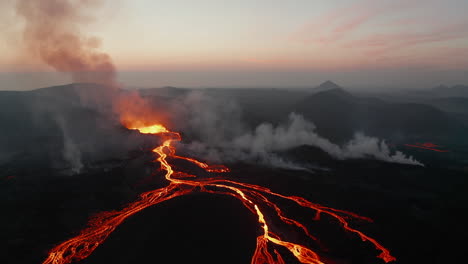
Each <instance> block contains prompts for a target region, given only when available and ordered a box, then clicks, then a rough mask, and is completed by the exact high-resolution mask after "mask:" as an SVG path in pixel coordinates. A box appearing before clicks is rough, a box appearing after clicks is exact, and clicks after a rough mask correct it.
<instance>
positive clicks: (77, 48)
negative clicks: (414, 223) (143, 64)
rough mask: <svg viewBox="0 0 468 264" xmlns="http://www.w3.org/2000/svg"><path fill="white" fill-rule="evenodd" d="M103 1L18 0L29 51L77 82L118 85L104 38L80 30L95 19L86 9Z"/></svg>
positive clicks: (18, 12) (17, 10)
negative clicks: (104, 48)
mask: <svg viewBox="0 0 468 264" xmlns="http://www.w3.org/2000/svg"><path fill="white" fill-rule="evenodd" d="M100 2H101V1H100V0H41V1H30V0H17V1H16V13H17V15H18V16H20V17H22V18H24V21H25V24H24V31H23V40H24V42H25V46H26V49H27V51H28V52H29V53H30V54H31V55H32V56H35V57H38V58H40V59H41V60H42V61H43V62H45V63H46V64H47V65H49V66H51V67H52V68H54V69H55V70H57V71H59V72H66V73H70V74H71V77H72V79H73V81H74V82H92V83H99V84H105V85H106V86H107V87H116V85H115V66H114V64H113V62H112V59H111V57H110V56H109V55H108V54H107V53H105V52H102V51H100V50H99V46H100V40H99V39H98V38H96V37H90V36H86V35H84V34H82V33H81V32H80V25H82V24H84V23H87V22H88V21H89V20H91V18H90V17H89V16H87V15H85V14H84V12H83V11H85V10H86V9H91V8H94V7H96V6H97V5H99V4H100Z"/></svg>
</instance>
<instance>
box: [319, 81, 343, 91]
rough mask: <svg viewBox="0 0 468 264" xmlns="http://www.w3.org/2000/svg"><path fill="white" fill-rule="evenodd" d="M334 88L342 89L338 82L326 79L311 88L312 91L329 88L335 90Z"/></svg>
mask: <svg viewBox="0 0 468 264" xmlns="http://www.w3.org/2000/svg"><path fill="white" fill-rule="evenodd" d="M336 89H343V88H341V87H340V86H339V85H338V84H336V83H334V82H332V81H326V82H324V83H322V84H320V85H319V86H317V87H315V88H314V89H312V91H313V92H316V93H317V92H323V91H329V90H336Z"/></svg>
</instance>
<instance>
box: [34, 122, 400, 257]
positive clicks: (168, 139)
mask: <svg viewBox="0 0 468 264" xmlns="http://www.w3.org/2000/svg"><path fill="white" fill-rule="evenodd" d="M128 128H129V129H135V130H138V131H140V133H143V134H154V135H157V136H159V137H161V138H162V139H163V141H162V144H161V145H160V146H158V147H156V148H154V149H153V152H154V153H156V155H157V159H156V161H157V162H159V163H160V164H161V169H162V170H164V171H165V178H166V180H167V181H168V185H167V186H166V187H164V188H160V189H156V190H152V191H148V192H145V193H142V194H141V195H140V197H139V199H138V200H136V201H135V202H132V203H130V204H128V205H127V206H125V207H124V208H123V209H121V210H120V211H111V212H102V213H100V214H98V215H97V216H95V217H93V218H92V219H91V220H90V222H89V223H88V227H87V228H85V229H84V230H82V231H81V232H80V234H79V235H77V236H76V237H73V238H70V239H68V240H66V241H64V242H62V243H61V244H59V245H57V246H56V247H54V248H53V249H52V250H50V252H49V254H48V257H47V259H46V260H45V261H44V262H43V263H44V264H65V263H72V262H75V261H80V260H82V259H84V258H86V257H88V256H89V255H90V254H92V253H93V251H94V250H95V249H96V248H97V247H98V246H99V245H100V244H102V243H103V242H104V241H105V240H106V238H107V237H108V236H109V235H110V234H111V233H112V232H113V231H114V230H115V229H116V228H117V227H118V226H119V225H120V224H121V223H122V222H123V221H125V219H126V218H127V217H130V216H132V215H134V214H136V213H138V212H139V211H141V210H143V209H145V208H147V207H149V206H153V205H156V204H159V203H161V202H164V201H167V200H170V199H172V198H175V197H178V196H182V195H186V194H189V193H192V192H206V193H212V194H217V195H229V196H232V197H235V198H237V199H239V200H240V201H241V202H242V203H243V205H244V206H245V207H246V208H248V209H249V210H250V211H251V212H252V213H253V214H255V215H256V217H257V219H258V225H259V227H260V231H261V235H259V236H258V237H257V246H256V249H255V252H254V254H253V256H252V260H251V263H252V264H264V263H269V264H282V263H285V261H284V260H283V257H282V256H281V254H280V253H279V252H278V251H277V250H275V249H274V247H284V248H286V249H287V250H289V251H290V252H291V253H292V254H293V255H294V257H295V258H296V259H297V260H298V261H299V262H301V263H310V264H322V263H325V262H324V260H322V259H321V257H320V256H319V255H318V254H317V253H316V252H314V251H313V250H312V249H310V248H308V247H306V246H303V245H300V244H296V243H293V242H291V241H287V240H286V239H285V238H283V237H281V235H280V234H278V233H275V232H273V231H272V230H271V228H270V226H269V224H268V223H269V220H268V219H269V217H276V218H278V219H279V220H281V221H282V222H283V223H285V224H287V225H292V226H295V227H297V228H298V229H299V230H301V231H302V232H304V234H305V235H307V237H309V239H312V240H315V241H316V240H317V238H315V237H314V236H313V235H312V234H311V232H310V231H309V230H308V229H307V228H306V227H305V226H304V225H303V224H301V223H300V222H298V221H296V220H294V219H292V218H288V217H287V216H286V213H285V212H284V211H283V209H281V208H280V206H279V205H277V204H276V203H275V202H273V201H272V199H271V198H273V197H276V198H277V199H285V200H289V201H292V202H294V203H296V204H297V205H298V206H302V207H306V208H309V209H311V210H313V211H314V212H315V213H316V216H317V217H316V218H314V219H311V220H317V219H318V218H319V216H320V215H328V216H330V217H332V218H333V219H335V220H336V221H337V223H339V224H340V225H341V226H342V227H343V228H344V229H345V230H346V231H348V232H351V233H354V234H356V236H358V237H360V238H361V239H362V240H363V241H368V242H369V243H372V244H373V245H374V246H375V248H376V249H377V250H378V251H379V252H380V254H379V255H378V257H379V258H381V259H382V260H383V261H385V262H387V263H388V262H391V261H395V260H396V259H395V257H393V256H392V255H391V254H390V252H389V250H387V249H386V248H385V247H383V246H382V245H381V244H380V243H379V242H377V241H376V240H375V239H373V238H371V237H369V236H367V235H366V234H364V233H363V232H361V231H359V230H356V229H354V228H352V227H351V226H350V224H349V219H351V218H354V219H360V220H364V221H372V220H370V219H369V218H366V217H362V216H359V215H357V214H354V213H352V212H347V211H343V210H338V209H334V208H329V207H325V206H322V205H319V204H315V203H312V202H309V201H307V200H306V199H304V198H301V197H296V196H285V195H281V194H279V193H275V192H273V191H271V190H270V189H268V188H265V187H261V186H257V185H253V184H247V183H241V182H236V181H232V180H228V179H223V178H222V177H221V175H222V173H223V172H228V171H229V169H228V168H227V167H225V166H222V165H208V164H206V163H203V162H200V161H198V160H196V159H193V158H188V157H182V156H178V155H176V149H175V147H174V144H173V143H176V142H178V141H180V140H181V136H180V134H179V133H176V132H172V131H169V130H167V129H166V128H165V127H164V126H162V125H153V126H144V127H134V126H128ZM168 157H170V158H171V159H183V160H186V161H188V162H191V163H193V164H195V165H197V166H199V167H200V168H202V169H204V170H206V171H207V172H209V173H210V174H212V175H215V176H214V177H211V178H199V177H197V176H196V175H191V174H187V173H184V172H179V171H176V170H175V168H174V167H173V166H172V165H171V164H170V163H169V161H168ZM266 208H270V209H272V210H271V211H272V212H275V213H274V214H272V215H271V216H268V215H266V213H265V212H264V211H265V209H266ZM270 214H271V213H270ZM274 245H276V246H274Z"/></svg>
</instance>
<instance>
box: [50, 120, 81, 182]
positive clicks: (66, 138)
mask: <svg viewBox="0 0 468 264" xmlns="http://www.w3.org/2000/svg"><path fill="white" fill-rule="evenodd" d="M56 120H57V124H58V125H59V127H60V129H61V130H62V135H63V150H62V152H63V157H64V159H65V160H66V161H67V162H68V164H69V165H70V167H71V173H72V174H78V173H80V172H81V170H82V169H83V167H84V166H83V162H82V159H81V151H80V149H79V148H78V146H77V145H76V143H75V142H74V140H73V139H72V137H71V136H70V135H69V131H68V129H69V128H68V127H67V125H66V123H65V120H64V119H63V117H62V116H58V117H57V118H56Z"/></svg>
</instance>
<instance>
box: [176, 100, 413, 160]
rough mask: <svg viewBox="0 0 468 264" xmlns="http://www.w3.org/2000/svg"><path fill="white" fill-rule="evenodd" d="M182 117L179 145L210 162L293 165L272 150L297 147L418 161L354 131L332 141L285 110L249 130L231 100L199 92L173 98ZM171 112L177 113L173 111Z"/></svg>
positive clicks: (335, 154)
mask: <svg viewBox="0 0 468 264" xmlns="http://www.w3.org/2000/svg"><path fill="white" fill-rule="evenodd" d="M177 109H184V111H182V112H179V113H178V114H179V116H184V114H185V117H182V118H181V120H183V121H181V123H182V124H183V125H182V127H180V128H178V129H180V130H181V131H189V132H188V133H189V134H190V133H195V134H196V135H191V137H189V138H192V139H193V140H192V141H191V142H190V143H188V144H186V145H185V146H184V147H185V149H186V150H187V151H189V152H191V153H195V154H196V155H199V156H201V157H204V158H205V159H207V160H211V161H215V162H223V161H224V162H225V161H239V160H241V161H247V162H249V161H250V162H252V161H254V162H261V163H264V164H267V165H274V166H281V167H287V168H294V167H296V168H298V167H300V166H298V165H295V164H294V163H292V162H288V161H287V160H284V159H282V158H281V157H280V156H278V155H276V154H275V153H277V152H281V151H284V150H288V149H291V148H294V147H299V146H302V145H309V146H315V147H318V148H320V149H322V150H323V151H325V152H327V153H328V154H330V155H331V156H333V157H335V158H337V159H348V158H375V159H378V160H383V161H387V162H395V163H402V164H412V165H422V164H421V163H419V162H418V161H416V160H414V159H413V158H412V157H407V156H406V155H404V154H403V153H402V152H399V151H396V152H394V153H392V151H391V150H390V148H389V147H388V145H387V144H386V143H385V141H383V140H379V139H377V138H374V137H368V136H365V135H363V134H362V133H356V134H355V136H354V138H353V139H352V140H350V141H349V142H348V143H346V144H344V145H343V146H339V145H336V144H334V143H332V142H330V141H329V140H328V139H326V138H323V137H321V136H320V135H318V134H317V133H316V131H315V130H316V127H315V125H314V124H313V123H311V122H309V121H307V120H305V119H304V118H303V117H302V116H301V115H298V114H295V113H291V114H290V115H289V117H288V120H287V122H285V123H282V124H279V125H276V126H274V125H273V124H270V123H262V124H259V125H258V126H256V128H254V129H253V130H249V129H247V128H246V126H245V125H244V124H243V123H242V119H241V112H240V108H239V107H237V106H236V104H234V103H233V102H232V101H229V100H227V99H222V98H210V97H209V96H207V95H204V94H203V93H200V92H195V93H191V94H189V95H187V96H186V97H185V99H181V100H178V104H177ZM174 112H177V111H174Z"/></svg>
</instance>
